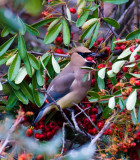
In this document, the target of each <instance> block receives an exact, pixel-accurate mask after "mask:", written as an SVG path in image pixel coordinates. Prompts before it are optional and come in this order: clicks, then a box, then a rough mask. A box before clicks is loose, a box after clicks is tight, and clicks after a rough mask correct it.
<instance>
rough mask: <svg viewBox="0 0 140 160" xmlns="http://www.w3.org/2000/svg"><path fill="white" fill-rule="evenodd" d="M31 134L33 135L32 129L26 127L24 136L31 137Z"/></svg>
mask: <svg viewBox="0 0 140 160" xmlns="http://www.w3.org/2000/svg"><path fill="white" fill-rule="evenodd" d="M32 135H33V130H32V129H27V131H26V136H27V137H31V136H32Z"/></svg>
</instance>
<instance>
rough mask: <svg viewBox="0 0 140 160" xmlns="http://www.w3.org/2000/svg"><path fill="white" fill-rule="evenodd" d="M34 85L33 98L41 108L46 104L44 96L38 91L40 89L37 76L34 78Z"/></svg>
mask: <svg viewBox="0 0 140 160" xmlns="http://www.w3.org/2000/svg"><path fill="white" fill-rule="evenodd" d="M32 85H33V97H34V101H35V103H36V105H37V106H41V105H42V104H43V102H44V95H43V93H41V92H40V91H38V90H37V89H39V88H40V87H39V86H38V85H37V79H36V75H34V76H33V77H32Z"/></svg>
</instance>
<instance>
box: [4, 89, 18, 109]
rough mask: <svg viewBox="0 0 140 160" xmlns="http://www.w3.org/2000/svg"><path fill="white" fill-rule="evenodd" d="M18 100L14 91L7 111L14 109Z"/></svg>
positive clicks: (9, 98) (8, 102)
mask: <svg viewBox="0 0 140 160" xmlns="http://www.w3.org/2000/svg"><path fill="white" fill-rule="evenodd" d="M17 100H18V99H17V97H16V95H15V94H14V92H13V91H12V92H11V94H10V96H9V97H8V101H7V105H6V109H8V110H10V109H12V108H13V107H14V106H15V104H16V103H17Z"/></svg>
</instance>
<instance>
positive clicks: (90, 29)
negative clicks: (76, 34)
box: [80, 24, 96, 42]
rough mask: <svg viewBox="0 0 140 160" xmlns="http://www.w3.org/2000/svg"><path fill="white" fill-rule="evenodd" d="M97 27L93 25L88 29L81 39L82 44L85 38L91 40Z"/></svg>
mask: <svg viewBox="0 0 140 160" xmlns="http://www.w3.org/2000/svg"><path fill="white" fill-rule="evenodd" d="M95 27H96V24H93V25H91V26H90V27H88V28H87V29H86V30H85V31H84V33H83V34H82V35H81V38H80V42H82V40H83V39H84V38H89V37H90V36H91V34H92V33H93V30H94V29H95Z"/></svg>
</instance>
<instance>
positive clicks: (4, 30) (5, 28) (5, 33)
mask: <svg viewBox="0 0 140 160" xmlns="http://www.w3.org/2000/svg"><path fill="white" fill-rule="evenodd" d="M9 33H10V29H9V28H8V27H4V28H3V30H2V31H1V37H6V36H7V35H8V34H9Z"/></svg>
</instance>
